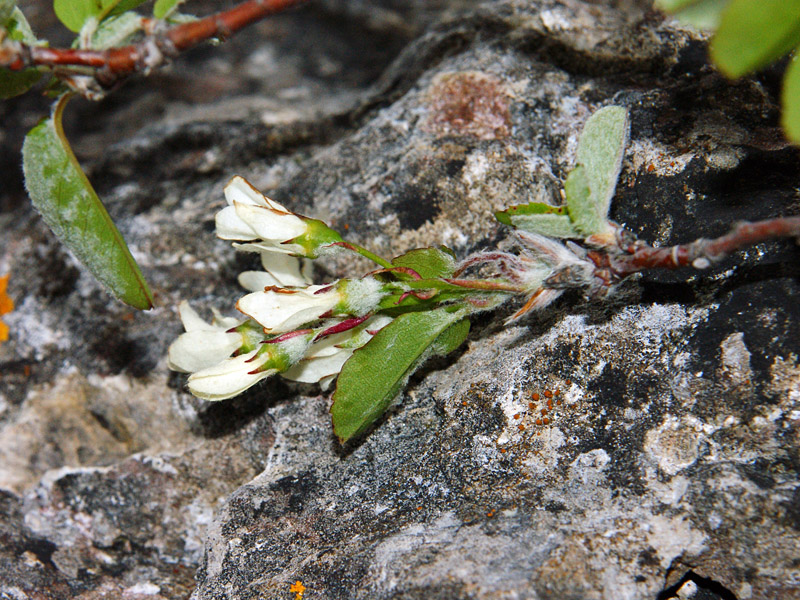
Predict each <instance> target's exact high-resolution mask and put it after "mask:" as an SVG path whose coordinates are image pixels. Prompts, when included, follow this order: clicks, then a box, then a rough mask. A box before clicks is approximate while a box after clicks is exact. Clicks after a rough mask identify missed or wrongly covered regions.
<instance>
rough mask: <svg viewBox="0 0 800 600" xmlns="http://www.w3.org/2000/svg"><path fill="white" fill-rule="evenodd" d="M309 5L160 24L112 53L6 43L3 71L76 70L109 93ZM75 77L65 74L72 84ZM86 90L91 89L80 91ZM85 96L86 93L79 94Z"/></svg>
mask: <svg viewBox="0 0 800 600" xmlns="http://www.w3.org/2000/svg"><path fill="white" fill-rule="evenodd" d="M305 1H306V0H250V1H249V2H243V3H241V4H239V5H238V6H235V7H234V8H232V9H230V10H226V11H223V12H220V13H217V14H215V15H211V16H209V17H205V18H203V19H199V20H197V21H192V22H190V23H183V24H181V25H176V26H175V27H172V28H170V29H160V28H159V27H158V23H156V24H155V25H154V24H153V22H152V21H147V23H146V29H148V30H149V31H150V33H148V34H147V35H145V37H144V38H143V39H142V40H141V41H139V42H137V43H136V44H131V45H129V46H122V47H119V48H109V49H106V50H80V49H72V48H48V47H46V46H30V45H28V44H24V43H22V42H17V41H13V40H9V39H3V40H2V42H0V67H5V68H6V69H9V70H12V71H19V70H22V69H26V68H29V67H50V68H56V67H74V68H75V69H82V70H86V69H89V70H90V71H92V70H93V71H94V72H93V75H92V77H93V79H94V80H95V82H96V83H97V84H99V85H100V86H101V87H102V88H109V87H111V86H112V85H114V84H116V83H118V82H119V81H120V80H122V79H124V78H126V77H129V76H130V75H133V74H134V73H139V72H142V73H145V74H147V73H149V72H150V71H152V70H153V69H155V68H157V67H159V66H161V65H162V64H164V63H165V62H166V61H167V60H168V59H170V58H173V57H175V56H177V55H178V54H179V53H180V52H182V51H184V50H187V49H189V48H192V47H194V46H196V45H197V44H199V43H201V42H204V41H206V40H208V39H210V38H214V37H218V38H225V37H228V36H230V35H231V34H233V33H236V32H237V31H239V30H240V29H242V28H243V27H246V26H247V25H250V24H252V23H255V22H256V21H258V20H260V19H263V18H264V17H266V16H268V15H270V14H274V13H277V12H280V11H283V10H286V9H287V8H290V7H292V6H294V5H296V4H300V3H302V2H305ZM74 74H75V73H74V71H73V72H71V73H66V74H63V75H62V74H60V73H56V76H61V77H63V78H64V79H65V80H66V81H67V82H68V83H69V82H70V78H71V76H73V75H74ZM80 87H81V88H83V87H85V86H80ZM76 91H79V92H81V93H83V94H84V95H91V94H87V93H86V92H85V90H84V89H78V90H76Z"/></svg>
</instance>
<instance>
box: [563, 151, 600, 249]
mask: <svg viewBox="0 0 800 600" xmlns="http://www.w3.org/2000/svg"><path fill="white" fill-rule="evenodd" d="M564 193H565V194H566V196H567V208H569V218H570V219H571V220H572V224H573V225H574V226H575V229H576V230H578V232H579V233H581V234H582V235H583V236H584V237H589V236H590V235H592V234H594V233H597V232H599V231H603V230H604V229H605V228H606V224H607V220H606V218H605V215H601V214H599V212H598V211H597V206H596V205H595V202H594V198H592V191H591V190H590V189H589V180H588V179H587V177H586V169H585V168H584V167H583V165H578V166H577V167H575V168H574V169H573V170H572V171H570V174H569V175H567V180H566V181H565V182H564Z"/></svg>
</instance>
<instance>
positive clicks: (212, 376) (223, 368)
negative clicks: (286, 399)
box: [188, 349, 278, 400]
mask: <svg viewBox="0 0 800 600" xmlns="http://www.w3.org/2000/svg"><path fill="white" fill-rule="evenodd" d="M259 351H260V349H256V350H253V351H252V352H248V353H247V354H242V355H241V356H235V357H233V358H228V359H226V360H223V361H221V362H220V363H218V364H215V365H214V366H211V367H208V368H207V369H203V370H200V371H198V372H196V373H193V374H192V375H190V376H189V382H188V385H189V391H190V392H192V394H194V395H195V396H197V397H198V398H203V399H205V400H224V399H226V398H231V397H232V396H236V395H238V394H241V393H242V392H243V391H245V390H246V389H248V388H250V387H252V386H254V385H255V384H256V383H258V382H259V381H261V380H262V379H266V378H267V377H269V376H270V375H273V374H275V373H277V372H278V369H275V368H272V369H269V368H267V369H264V370H261V367H263V366H264V365H265V364H266V363H267V362H268V361H269V360H270V359H271V358H272V356H271V355H270V354H269V353H268V352H262V353H261V354H260V355H259Z"/></svg>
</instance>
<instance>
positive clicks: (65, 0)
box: [53, 0, 103, 33]
mask: <svg viewBox="0 0 800 600" xmlns="http://www.w3.org/2000/svg"><path fill="white" fill-rule="evenodd" d="M53 10H54V11H55V13H56V16H57V17H58V20H59V21H61V22H62V23H63V24H64V26H65V27H66V28H67V29H69V30H70V31H74V32H75V33H78V32H79V31H80V30H81V27H83V24H84V23H85V22H86V19H88V18H89V17H94V16H97V15H99V14H100V11H102V10H103V7H102V5H101V3H100V1H99V0H53Z"/></svg>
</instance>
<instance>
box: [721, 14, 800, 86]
mask: <svg viewBox="0 0 800 600" xmlns="http://www.w3.org/2000/svg"><path fill="white" fill-rule="evenodd" d="M799 44H800V0H758V1H757V2H756V1H754V0H731V1H730V3H729V4H728V6H727V7H726V8H725V10H724V11H723V12H722V17H721V19H720V23H719V29H717V33H716V34H715V35H714V39H712V40H711V48H710V49H711V57H712V58H713V59H714V62H715V63H716V64H717V66H718V67H719V69H720V70H721V71H722V72H723V73H724V74H725V75H727V76H728V77H732V78H736V77H741V76H742V75H746V74H747V73H750V72H752V71H755V70H757V69H760V68H761V67H765V66H767V65H768V64H769V63H771V62H773V61H775V60H777V59H779V58H781V57H782V56H784V55H785V54H787V53H788V52H790V51H791V50H792V49H793V48H796V47H797V46H798V45H799Z"/></svg>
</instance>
